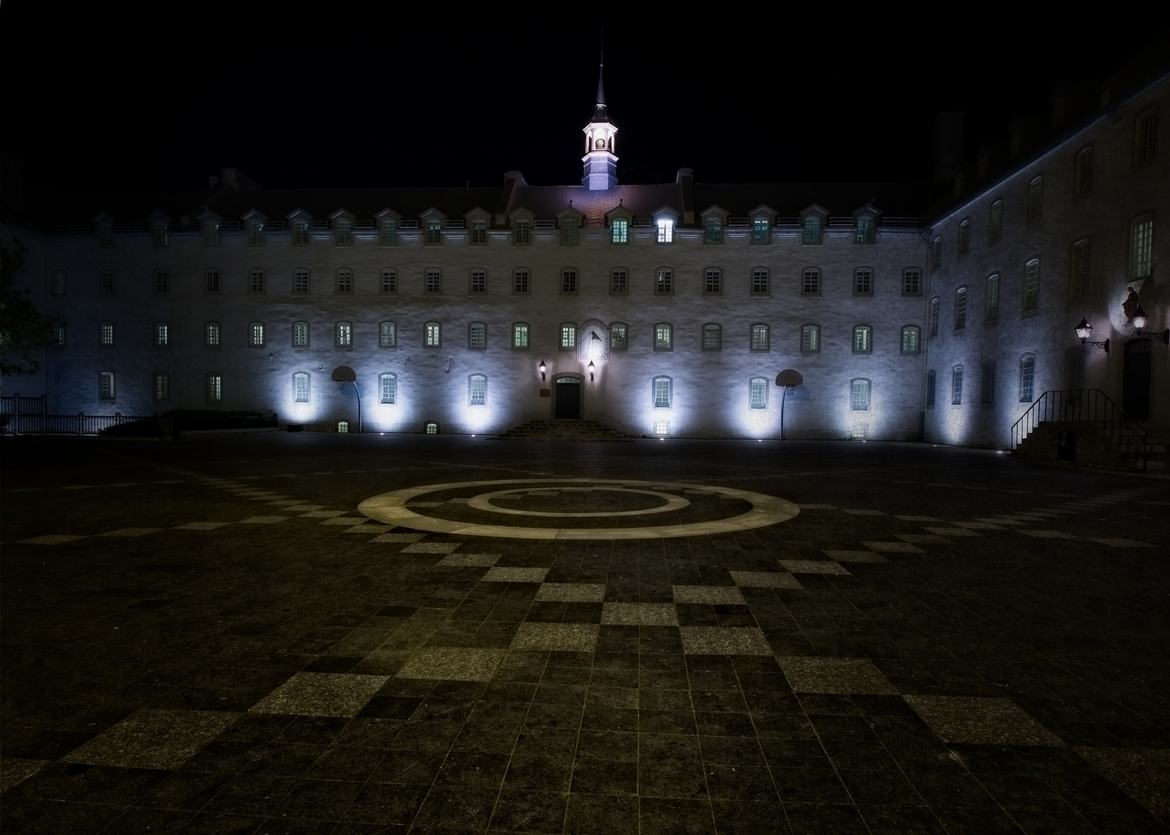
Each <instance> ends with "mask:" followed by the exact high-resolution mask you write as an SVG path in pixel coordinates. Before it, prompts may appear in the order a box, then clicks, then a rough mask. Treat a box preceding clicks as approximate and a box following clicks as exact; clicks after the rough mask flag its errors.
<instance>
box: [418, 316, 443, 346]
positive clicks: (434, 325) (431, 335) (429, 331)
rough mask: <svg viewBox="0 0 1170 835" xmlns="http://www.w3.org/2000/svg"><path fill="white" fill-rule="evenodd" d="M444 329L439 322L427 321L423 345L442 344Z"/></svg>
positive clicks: (424, 327)
mask: <svg viewBox="0 0 1170 835" xmlns="http://www.w3.org/2000/svg"><path fill="white" fill-rule="evenodd" d="M442 338H443V331H442V327H441V326H440V325H439V323H438V322H427V323H426V324H425V325H423V346H424V347H426V348H438V347H439V346H440V345H441V344H442Z"/></svg>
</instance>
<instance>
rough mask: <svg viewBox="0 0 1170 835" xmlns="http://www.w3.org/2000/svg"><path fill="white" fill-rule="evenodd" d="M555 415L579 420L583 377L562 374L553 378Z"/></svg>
mask: <svg viewBox="0 0 1170 835" xmlns="http://www.w3.org/2000/svg"><path fill="white" fill-rule="evenodd" d="M553 416H554V417H556V418H565V419H570V420H577V419H579V418H580V417H581V378H580V377H570V376H569V375H567V374H564V375H561V376H560V377H557V378H556V379H555V380H553Z"/></svg>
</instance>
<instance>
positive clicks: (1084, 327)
mask: <svg viewBox="0 0 1170 835" xmlns="http://www.w3.org/2000/svg"><path fill="white" fill-rule="evenodd" d="M1074 330H1076V332H1077V338H1078V339H1080V340H1081V344H1082V345H1096V346H1097V347H1098V348H1104V349H1105V353H1107V354H1108V353H1109V340H1108V339H1106V340H1105V341H1104V342H1094V341H1093V340H1091V339H1089V337H1090V336H1092V335H1093V326H1092V325H1090V324H1089V320H1088V319H1085V318H1083V317H1082V318H1081V323H1080V324H1079V325H1077V326H1076V328H1075V329H1074Z"/></svg>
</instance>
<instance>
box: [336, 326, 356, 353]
mask: <svg viewBox="0 0 1170 835" xmlns="http://www.w3.org/2000/svg"><path fill="white" fill-rule="evenodd" d="M333 332H334V342H335V343H336V344H337V347H338V348H352V347H353V322H338V323H337V324H336V325H335V326H334V328H333Z"/></svg>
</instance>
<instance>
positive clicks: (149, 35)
mask: <svg viewBox="0 0 1170 835" xmlns="http://www.w3.org/2000/svg"><path fill="white" fill-rule="evenodd" d="M86 7H87V8H88V9H89V10H88V11H84V12H80V13H79V12H77V11H76V9H75V7H73V6H71V5H63V4H60V3H56V2H53V0H38V1H37V2H34V0H16V1H15V2H14V1H13V0H4V3H3V6H2V8H0V30H2V31H3V37H4V41H5V47H6V48H5V49H4V50H3V55H2V56H0V71H2V73H3V75H2V76H0V77H3V78H4V79H5V80H6V87H7V88H8V91H7V93H6V96H5V98H6V101H5V104H4V111H3V112H4V113H5V116H4V121H5V122H6V123H7V124H6V126H5V128H4V130H3V149H4V150H10V151H15V152H17V153H18V154H20V155H21V156H22V158H23V159H24V162H25V179H26V182H27V184H28V186H29V187H30V188H31V189H34V190H45V189H57V188H66V187H74V188H80V189H85V190H99V191H100V190H106V189H125V190H140V189H141V190H186V189H198V188H201V187H203V186H205V185H206V182H207V176H208V175H210V174H214V173H217V172H218V170H219V168H220V167H221V166H235V167H238V168H240V169H241V170H243V171H245V172H247V173H248V174H250V175H251V176H252V177H253V178H255V179H256V180H258V181H259V182H260V183H262V184H264V185H268V186H285V187H313V186H322V187H324V186H331V187H350V186H393V185H428V184H429V185H455V184H462V183H464V182H466V181H470V183H471V184H472V185H492V184H495V183H498V182H500V179H501V174H502V173H503V172H504V171H506V170H508V169H512V168H519V169H520V170H522V171H523V172H524V174H525V176H526V177H527V179H528V181H529V182H532V183H565V182H574V181H578V180H579V178H580V172H581V165H580V156H581V153H582V142H583V140H582V134H581V128H582V127H583V126H584V124H585V123H586V121H587V120H588V117H589V115H590V114H591V112H592V106H593V98H594V92H595V89H596V81H597V66H596V64H597V52H598V40H599V34H600V29H601V27H602V26H603V25H604V27H605V42H606V95H607V99H608V101H609V105H610V115H611V117H612V119H613V121H614V122H615V123H616V124H617V125H618V127H619V129H620V132H619V134H618V145H617V150H618V155H619V157H620V158H621V162H620V163H619V174H620V176H621V177H622V179H623V181H625V182H653V181H658V182H661V181H667V180H672V179H673V177H674V172H675V169H676V168H678V167H679V166H682V165H689V166H691V167H693V168H695V169H696V176H697V178H698V179H699V180H702V181H706V182H716V181H753V180H754V181H768V180H849V179H887V178H889V179H901V178H917V177H928V176H929V175H930V172H931V163H932V160H933V142H934V131H933V124H934V114H935V112H936V111H938V110H966V111H968V113H969V116H968V133H969V138H971V139H973V138H976V137H978V136H980V135H984V134H986V133H990V134H991V135H992V136H996V137H998V136H1002V135H1004V133H1005V127H1006V120H1007V118H1008V117H1010V116H1011V115H1012V114H1013V113H1015V112H1020V111H1023V110H1029V109H1037V108H1042V107H1043V106H1044V105H1045V102H1046V99H1047V96H1048V93H1049V91H1050V89H1051V85H1052V82H1053V80H1056V79H1064V80H1093V79H1099V78H1101V77H1103V76H1106V75H1108V73H1109V72H1110V71H1111V70H1112V69H1114V68H1115V67H1116V66H1118V65H1119V63H1120V62H1121V61H1122V60H1124V57H1125V56H1126V55H1128V54H1131V53H1132V51H1133V50H1134V45H1135V42H1134V41H1133V40H1132V39H1133V38H1135V37H1136V38H1138V39H1139V40H1138V41H1137V42H1136V43H1139V44H1140V43H1144V42H1145V41H1146V40H1148V38H1147V37H1146V35H1145V34H1144V33H1143V31H1141V30H1139V31H1137V32H1136V34H1135V30H1134V29H1133V24H1134V20H1133V18H1127V19H1126V20H1124V21H1121V22H1119V23H1117V24H1110V23H1107V22H1105V23H1103V22H1100V21H1097V22H1094V23H1093V24H1092V26H1091V29H1082V30H1080V31H1077V30H1073V29H1072V28H1070V27H1069V26H1065V27H1064V28H1061V27H1060V26H1054V25H1053V24H1046V25H1045V26H1044V27H1039V26H1032V25H1029V24H1025V23H1022V22H1018V23H1014V24H1011V25H1012V26H1013V27H1014V28H1013V29H1011V30H1009V29H1008V25H1005V24H1006V22H1000V21H996V25H994V26H992V25H986V26H984V27H983V28H978V26H975V28H970V27H969V28H968V29H967V30H966V31H965V32H964V33H963V35H962V38H961V40H958V41H957V42H956V40H955V37H957V36H955V35H954V32H955V30H954V29H953V28H952V27H951V26H950V25H949V24H945V22H944V21H943V20H942V19H941V18H939V17H938V16H937V15H933V14H926V13H918V14H916V15H914V16H911V15H909V14H906V13H898V14H899V16H898V17H897V18H887V17H873V18H867V19H857V20H856V21H855V22H853V23H852V24H849V23H842V19H844V18H846V17H847V16H848V15H849V14H850V13H848V12H847V11H846V9H845V7H830V6H821V7H818V12H817V13H818V15H822V16H823V18H822V17H807V18H801V17H799V16H797V14H796V13H792V12H790V11H785V13H784V14H783V15H780V14H777V15H774V16H770V15H766V14H760V15H759V16H757V17H753V16H752V11H753V9H752V8H751V7H749V6H746V5H745V6H742V7H740V8H738V9H737V11H736V12H735V18H734V22H725V23H712V22H711V21H709V20H707V19H705V18H706V17H708V16H710V11H711V7H708V8H707V11H706V13H702V14H700V13H695V14H692V15H690V16H689V17H688V18H687V19H686V20H679V19H677V18H679V17H682V15H680V14H674V15H673V16H674V17H675V18H676V19H675V20H673V21H672V22H670V23H656V24H654V25H648V24H646V23H635V22H631V21H629V20H627V19H625V17H626V15H623V16H622V17H620V18H616V17H615V19H611V20H604V19H603V16H602V15H601V13H597V14H596V15H594V14H591V13H590V11H589V10H590V9H592V8H596V9H604V8H614V9H616V8H618V7H617V6H602V5H599V6H596V7H591V6H588V5H585V4H579V5H576V6H568V5H555V6H554V5H545V6H543V7H542V8H543V9H545V10H546V12H545V13H542V14H539V15H537V14H533V15H530V16H528V17H526V18H524V17H520V16H517V17H516V18H515V19H513V20H508V19H507V18H505V17H503V16H501V14H500V13H499V11H498V9H499V8H501V7H499V6H493V5H492V4H488V5H485V6H483V7H482V9H483V11H482V14H478V15H476V14H473V13H464V12H459V11H457V7H456V6H454V5H446V4H432V5H431V6H430V7H422V6H419V7H415V8H416V11H415V12H413V13H411V16H407V17H399V18H394V17H391V16H389V15H388V14H387V13H386V12H384V11H374V9H375V8H383V9H384V8H386V7H385V6H383V7H370V10H368V11H363V10H360V9H353V8H350V7H349V6H347V5H345V4H341V3H332V4H318V5H316V6H304V7H299V8H298V7H296V6H292V5H287V6H286V5H285V4H273V3H265V4H264V5H263V6H262V7H261V6H260V5H259V4H257V5H255V6H254V7H252V9H253V10H252V11H248V9H249V7H251V4H245V3H242V2H241V3H238V4H235V5H231V6H226V5H225V6H219V5H217V4H215V3H203V4H198V5H191V6H187V7H184V8H185V9H186V12H185V15H184V16H183V17H179V16H177V15H173V14H172V13H171V11H169V9H170V7H169V6H168V5H167V4H159V5H151V6H142V7H139V11H136V12H135V11H132V10H130V11H125V10H121V8H120V6H118V5H116V4H87V6H86ZM262 8H263V9H268V10H271V11H272V12H273V14H272V16H271V17H269V18H266V19H265V18H261V17H259V10H260V9H262ZM424 8H430V9H433V11H430V13H429V15H428V16H427V17H426V18H423V17H417V16H416V15H418V14H419V11H418V10H421V9H424ZM553 8H555V9H556V11H557V15H558V16H561V15H565V14H571V15H572V23H571V24H568V23H560V22H554V20H553V19H552V18H551V17H550V16H548V14H547V10H549V9H553ZM974 11H975V9H974V8H973V7H972V8H968V9H967V12H968V15H967V16H968V17H973V16H974V15H973V14H972V13H973V12H974ZM948 14H950V12H949V11H948ZM1003 14H1005V15H1006V14H1007V12H1004V13H1003ZM1075 17H1076V15H1072V14H1070V15H1068V18H1069V19H1070V20H1071V19H1073V18H1075ZM472 18H478V20H477V25H475V26H472V25H470V24H469V23H468V22H467V21H469V20H471V19H472ZM63 19H68V20H69V21H70V25H68V26H62V20H63ZM1082 20H1083V18H1082ZM431 23H434V24H436V25H435V26H431V25H430V24H431ZM294 24H295V25H294ZM443 24H448V25H450V26H452V27H454V28H448V29H443V28H442V25H443ZM929 26H933V27H935V29H934V32H935V34H934V36H933V37H930V36H928V35H927V34H914V33H913V32H915V31H918V30H922V29H924V28H925V27H929ZM140 27H141V33H139V28H140ZM1149 31H1150V32H1152V31H1156V30H1154V29H1151V30H1149ZM1127 39H1128V40H1127ZM972 147H973V146H972ZM969 150H971V147H969Z"/></svg>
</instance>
